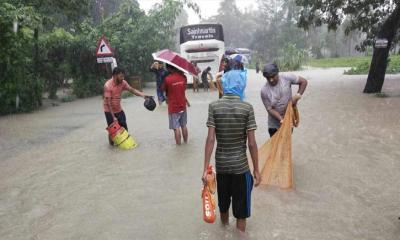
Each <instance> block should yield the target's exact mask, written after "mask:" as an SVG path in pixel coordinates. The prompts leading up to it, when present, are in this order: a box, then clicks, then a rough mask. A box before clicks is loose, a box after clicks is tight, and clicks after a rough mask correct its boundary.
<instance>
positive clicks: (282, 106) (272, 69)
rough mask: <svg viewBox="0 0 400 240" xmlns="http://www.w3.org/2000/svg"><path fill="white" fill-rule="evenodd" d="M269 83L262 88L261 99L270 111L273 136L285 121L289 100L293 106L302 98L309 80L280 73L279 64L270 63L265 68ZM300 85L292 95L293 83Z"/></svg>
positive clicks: (270, 131) (264, 72)
mask: <svg viewBox="0 0 400 240" xmlns="http://www.w3.org/2000/svg"><path fill="white" fill-rule="evenodd" d="M263 76H264V77H265V78H266V79H267V83H266V84H265V85H264V87H263V88H262V89H261V99H262V101H263V103H264V106H265V108H266V110H267V112H268V132H269V135H270V137H272V136H273V135H274V134H275V133H276V132H277V131H278V129H279V127H280V126H281V124H282V122H283V117H284V115H285V112H286V108H287V106H288V104H289V101H292V104H293V106H296V105H297V102H298V101H299V100H300V99H301V97H302V95H303V93H304V91H305V90H306V87H307V80H306V79H304V78H303V77H300V76H296V75H294V74H279V69H278V66H277V65H276V64H274V63H269V64H267V65H265V66H264V68H263ZM293 84H295V85H299V89H298V91H297V94H296V95H295V96H294V97H292V85H293Z"/></svg>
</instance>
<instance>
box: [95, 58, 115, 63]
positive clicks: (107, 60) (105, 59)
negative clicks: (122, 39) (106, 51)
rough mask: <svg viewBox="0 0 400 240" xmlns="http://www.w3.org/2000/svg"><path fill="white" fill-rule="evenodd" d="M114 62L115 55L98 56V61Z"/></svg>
mask: <svg viewBox="0 0 400 240" xmlns="http://www.w3.org/2000/svg"><path fill="white" fill-rule="evenodd" d="M112 62H114V58H113V57H102V58H97V63H112Z"/></svg>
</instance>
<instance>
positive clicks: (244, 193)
mask: <svg viewBox="0 0 400 240" xmlns="http://www.w3.org/2000/svg"><path fill="white" fill-rule="evenodd" d="M253 183H254V180H253V176H252V175H251V173H250V171H247V172H245V173H242V174H223V173H217V192H218V206H219V211H220V212H221V213H227V212H228V211H229V207H230V205H231V201H232V212H233V216H234V217H235V218H238V219H244V218H248V217H250V210H251V191H252V190H253Z"/></svg>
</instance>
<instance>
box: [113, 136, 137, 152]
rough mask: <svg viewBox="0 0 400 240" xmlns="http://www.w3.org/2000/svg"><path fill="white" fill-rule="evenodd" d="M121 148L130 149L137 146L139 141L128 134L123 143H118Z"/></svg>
mask: <svg viewBox="0 0 400 240" xmlns="http://www.w3.org/2000/svg"><path fill="white" fill-rule="evenodd" d="M118 147H119V148H121V149H124V150H129V149H133V148H136V147H137V143H136V141H135V139H133V137H131V136H129V135H128V138H126V139H125V140H124V141H123V142H122V143H121V144H119V145H118Z"/></svg>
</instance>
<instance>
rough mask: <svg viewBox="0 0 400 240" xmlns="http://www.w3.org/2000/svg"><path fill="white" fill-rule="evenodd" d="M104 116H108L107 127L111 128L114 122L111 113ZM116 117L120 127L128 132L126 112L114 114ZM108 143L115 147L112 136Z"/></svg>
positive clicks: (105, 113)
mask: <svg viewBox="0 0 400 240" xmlns="http://www.w3.org/2000/svg"><path fill="white" fill-rule="evenodd" d="M104 115H105V116H106V121H107V126H110V124H111V123H113V122H114V119H113V116H112V114H111V113H110V112H104ZM114 116H115V117H116V118H117V120H118V123H119V125H121V127H123V128H125V129H126V131H128V125H127V124H126V116H125V113H124V111H121V112H117V113H114ZM108 142H109V143H110V145H114V143H113V141H112V140H111V138H110V136H108Z"/></svg>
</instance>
